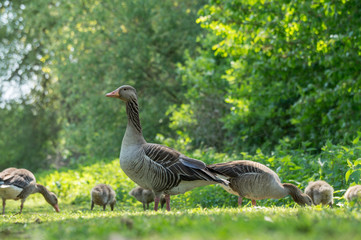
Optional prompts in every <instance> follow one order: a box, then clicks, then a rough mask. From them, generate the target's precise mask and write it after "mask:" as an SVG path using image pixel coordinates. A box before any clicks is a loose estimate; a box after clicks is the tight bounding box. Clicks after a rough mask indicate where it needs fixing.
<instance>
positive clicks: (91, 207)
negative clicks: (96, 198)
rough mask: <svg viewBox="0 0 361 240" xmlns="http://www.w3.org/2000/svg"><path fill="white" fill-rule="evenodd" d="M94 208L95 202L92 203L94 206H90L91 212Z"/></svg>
mask: <svg viewBox="0 0 361 240" xmlns="http://www.w3.org/2000/svg"><path fill="white" fill-rule="evenodd" d="M93 208H94V202H93V201H92V204H91V206H90V210H93Z"/></svg>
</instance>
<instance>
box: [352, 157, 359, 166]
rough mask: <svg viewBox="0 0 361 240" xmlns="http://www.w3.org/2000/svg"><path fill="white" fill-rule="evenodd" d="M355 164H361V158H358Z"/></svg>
mask: <svg viewBox="0 0 361 240" xmlns="http://www.w3.org/2000/svg"><path fill="white" fill-rule="evenodd" d="M353 165H354V166H357V165H361V158H358V159H357V160H356V161H355V162H354V163H353Z"/></svg>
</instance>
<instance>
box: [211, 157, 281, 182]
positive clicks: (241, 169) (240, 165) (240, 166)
mask: <svg viewBox="0 0 361 240" xmlns="http://www.w3.org/2000/svg"><path fill="white" fill-rule="evenodd" d="M208 168H209V169H210V170H211V171H212V172H215V173H217V174H221V175H223V176H226V177H239V176H241V175H244V174H252V173H268V174H271V175H274V176H276V177H277V179H278V176H277V174H276V173H275V172H274V171H272V170H271V169H270V168H268V167H266V166H265V165H263V164H260V163H257V162H253V161H248V160H239V161H231V162H226V163H216V164H211V165H208Z"/></svg>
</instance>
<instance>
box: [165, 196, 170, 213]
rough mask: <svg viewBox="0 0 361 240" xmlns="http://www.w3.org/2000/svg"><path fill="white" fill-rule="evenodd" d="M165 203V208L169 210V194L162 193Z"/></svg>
mask: <svg viewBox="0 0 361 240" xmlns="http://www.w3.org/2000/svg"><path fill="white" fill-rule="evenodd" d="M164 199H165V203H166V209H167V211H170V196H169V194H166V195H164Z"/></svg>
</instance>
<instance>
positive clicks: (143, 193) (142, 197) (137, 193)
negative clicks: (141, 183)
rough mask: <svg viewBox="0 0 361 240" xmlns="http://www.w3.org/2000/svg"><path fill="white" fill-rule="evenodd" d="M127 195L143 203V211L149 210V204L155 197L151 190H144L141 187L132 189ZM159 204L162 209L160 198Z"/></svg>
mask: <svg viewBox="0 0 361 240" xmlns="http://www.w3.org/2000/svg"><path fill="white" fill-rule="evenodd" d="M129 195H130V196H133V197H135V199H137V200H138V201H139V202H141V203H143V210H144V211H145V209H149V203H151V202H154V197H155V195H154V193H153V191H152V190H149V189H145V188H142V187H136V188H133V189H132V190H131V191H130V192H129ZM160 204H161V208H163V206H164V204H165V198H164V197H161V199H160ZM146 207H147V208H146Z"/></svg>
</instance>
